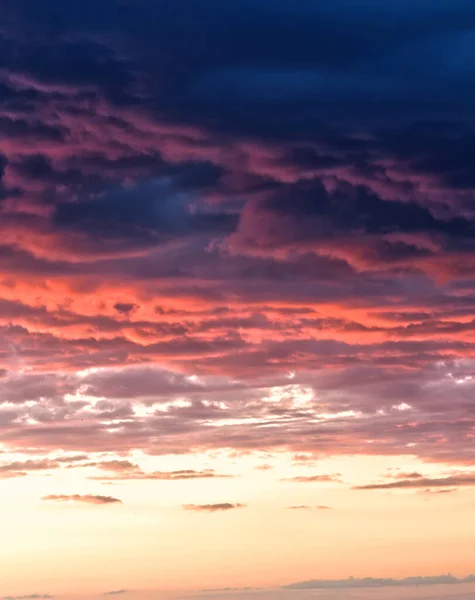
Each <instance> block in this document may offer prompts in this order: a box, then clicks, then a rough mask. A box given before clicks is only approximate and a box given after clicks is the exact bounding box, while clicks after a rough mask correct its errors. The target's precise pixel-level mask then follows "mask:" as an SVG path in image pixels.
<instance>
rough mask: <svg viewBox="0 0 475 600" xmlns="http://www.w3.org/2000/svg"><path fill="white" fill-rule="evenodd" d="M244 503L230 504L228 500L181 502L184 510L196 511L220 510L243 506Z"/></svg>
mask: <svg viewBox="0 0 475 600" xmlns="http://www.w3.org/2000/svg"><path fill="white" fill-rule="evenodd" d="M245 506H246V505H245V504H231V503H229V502H222V503H219V504H183V506H182V508H183V509H184V510H194V511H197V512H220V511H226V510H233V509H235V508H244V507H245Z"/></svg>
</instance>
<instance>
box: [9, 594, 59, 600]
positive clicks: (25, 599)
mask: <svg viewBox="0 0 475 600" xmlns="http://www.w3.org/2000/svg"><path fill="white" fill-rule="evenodd" d="M50 598H54V596H52V595H51V594H29V595H26V596H3V600H49V599H50Z"/></svg>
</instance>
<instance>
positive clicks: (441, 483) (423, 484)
mask: <svg viewBox="0 0 475 600" xmlns="http://www.w3.org/2000/svg"><path fill="white" fill-rule="evenodd" d="M454 486H456V487H462V486H468V487H471V486H475V473H466V474H460V475H451V476H449V477H432V478H431V477H420V478H415V479H402V480H400V481H391V482H390V483H371V484H367V485H360V486H355V487H354V488H353V489H356V490H392V489H411V488H444V487H454Z"/></svg>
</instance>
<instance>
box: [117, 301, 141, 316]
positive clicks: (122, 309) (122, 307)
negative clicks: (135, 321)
mask: <svg viewBox="0 0 475 600" xmlns="http://www.w3.org/2000/svg"><path fill="white" fill-rule="evenodd" d="M136 307H137V305H136V304H132V303H131V302H116V304H114V308H115V310H116V311H117V312H119V313H122V314H125V315H127V314H129V313H130V312H132V311H133V310H134V308H136Z"/></svg>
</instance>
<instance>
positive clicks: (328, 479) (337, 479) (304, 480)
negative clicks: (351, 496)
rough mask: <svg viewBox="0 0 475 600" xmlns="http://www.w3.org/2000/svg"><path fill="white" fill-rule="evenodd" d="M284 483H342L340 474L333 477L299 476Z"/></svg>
mask: <svg viewBox="0 0 475 600" xmlns="http://www.w3.org/2000/svg"><path fill="white" fill-rule="evenodd" d="M282 481H295V482H296V483H341V482H342V480H341V475H340V474H339V473H336V474H333V475H308V476H305V475H303V476H297V477H289V478H285V479H282Z"/></svg>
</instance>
